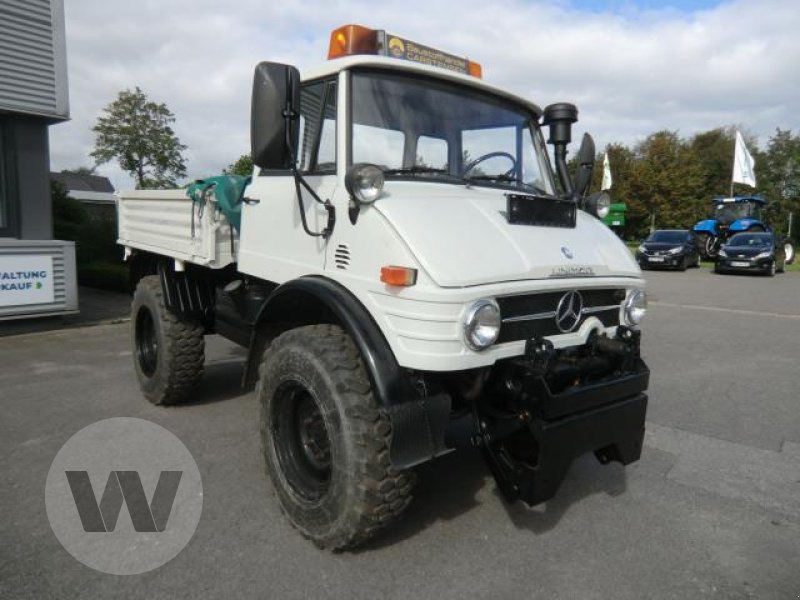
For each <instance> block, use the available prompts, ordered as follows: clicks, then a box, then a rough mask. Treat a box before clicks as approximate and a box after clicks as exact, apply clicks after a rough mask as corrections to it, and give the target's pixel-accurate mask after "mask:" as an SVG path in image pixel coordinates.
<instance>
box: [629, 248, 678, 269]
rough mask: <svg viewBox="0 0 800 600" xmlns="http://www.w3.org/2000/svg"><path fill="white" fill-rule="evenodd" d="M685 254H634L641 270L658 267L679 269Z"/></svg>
mask: <svg viewBox="0 0 800 600" xmlns="http://www.w3.org/2000/svg"><path fill="white" fill-rule="evenodd" d="M686 257H687V254H686V253H684V252H682V253H680V254H659V255H653V254H644V253H642V252H638V253H637V254H636V262H638V263H639V267H641V268H648V269H651V268H658V267H680V266H681V264H682V263H683V261H684V260H686Z"/></svg>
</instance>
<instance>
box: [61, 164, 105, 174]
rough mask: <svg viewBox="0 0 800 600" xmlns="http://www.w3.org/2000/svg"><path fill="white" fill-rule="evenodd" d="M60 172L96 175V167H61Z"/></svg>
mask: <svg viewBox="0 0 800 600" xmlns="http://www.w3.org/2000/svg"><path fill="white" fill-rule="evenodd" d="M61 172H62V173H72V174H74V175H97V167H96V166H94V167H75V168H74V169H61Z"/></svg>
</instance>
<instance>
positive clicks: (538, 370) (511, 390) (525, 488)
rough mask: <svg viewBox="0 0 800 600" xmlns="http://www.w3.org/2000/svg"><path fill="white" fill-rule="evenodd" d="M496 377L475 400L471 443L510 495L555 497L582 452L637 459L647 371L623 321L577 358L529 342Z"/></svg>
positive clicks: (534, 500) (534, 499)
mask: <svg viewBox="0 0 800 600" xmlns="http://www.w3.org/2000/svg"><path fill="white" fill-rule="evenodd" d="M494 379H495V381H494V382H493V385H492V386H490V387H489V390H490V391H489V392H488V393H489V394H491V397H487V398H483V399H482V402H479V403H478V405H477V406H476V433H475V436H474V437H473V443H474V444H475V445H476V446H478V447H479V448H480V450H481V453H482V455H483V457H484V459H485V460H486V463H487V465H488V466H489V469H490V470H491V472H492V474H493V475H494V478H495V480H496V481H497V485H498V487H499V488H500V491H501V492H502V494H503V496H504V497H505V498H506V499H507V500H508V501H514V500H523V501H524V502H526V503H527V504H529V505H531V506H533V505H535V504H539V503H541V502H544V501H546V500H548V499H550V498H552V497H553V495H555V493H556V491H557V490H558V487H559V486H560V484H561V482H562V480H563V479H564V476H565V475H566V472H567V470H568V469H569V466H570V465H571V463H572V461H573V460H574V459H575V458H577V457H578V456H580V455H582V454H585V453H587V452H594V453H595V456H596V457H597V458H598V460H599V461H600V462H601V463H603V464H605V463H608V462H611V461H616V462H620V463H622V464H623V465H627V464H630V463H632V462H634V461H636V460H638V459H639V457H640V455H641V450H642V441H643V437H644V422H645V413H646V410H647V396H646V395H645V394H644V391H645V390H646V389H647V385H648V381H649V370H648V369H647V367H646V365H645V364H644V362H643V361H642V360H641V358H640V357H639V336H638V332H635V331H632V330H630V329H628V328H625V327H620V328H619V329H618V333H617V336H616V337H614V338H608V337H606V336H597V337H596V338H593V339H591V340H590V341H589V343H587V344H586V346H584V347H583V348H582V353H581V354H580V355H575V356H573V355H571V354H569V353H562V354H559V353H558V352H556V351H555V350H554V349H553V347H552V344H550V343H549V342H548V341H546V340H541V339H535V340H531V341H529V343H528V344H527V345H526V353H525V356H524V357H521V358H518V359H511V360H509V361H507V363H506V364H505V365H503V366H502V367H501V373H500V374H499V376H498V377H496V378H494ZM564 381H571V382H572V383H570V384H567V385H565V384H564ZM498 406H502V407H503V409H502V410H500V409H498Z"/></svg>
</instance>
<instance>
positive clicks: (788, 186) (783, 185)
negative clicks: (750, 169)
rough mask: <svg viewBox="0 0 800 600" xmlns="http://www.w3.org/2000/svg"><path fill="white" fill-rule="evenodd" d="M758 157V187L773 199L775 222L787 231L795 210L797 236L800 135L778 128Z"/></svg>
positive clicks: (772, 208) (799, 207)
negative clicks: (764, 150)
mask: <svg viewBox="0 0 800 600" xmlns="http://www.w3.org/2000/svg"><path fill="white" fill-rule="evenodd" d="M755 158H756V179H757V181H758V187H759V190H762V191H763V192H764V195H765V196H766V197H767V200H768V201H769V204H768V207H769V209H770V221H771V222H772V225H773V226H775V227H776V228H777V229H778V230H779V231H784V232H785V231H786V228H787V222H788V218H789V213H790V212H791V213H794V223H795V224H794V225H793V227H792V229H793V231H792V233H793V234H794V235H795V236H797V233H798V230H800V227H798V224H800V135H792V132H791V130H782V129H776V131H775V135H773V136H772V137H771V138H770V140H769V143H768V144H767V150H766V152H759V153H758V154H757V155H756V157H755Z"/></svg>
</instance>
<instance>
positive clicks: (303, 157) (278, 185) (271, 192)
mask: <svg viewBox="0 0 800 600" xmlns="http://www.w3.org/2000/svg"><path fill="white" fill-rule="evenodd" d="M297 167H298V170H299V172H300V173H301V174H302V175H303V177H304V178H305V180H306V182H307V183H308V185H309V186H310V187H311V189H313V190H314V191H315V192H316V194H317V196H319V198H320V199H321V200H323V201H325V200H328V199H331V198H332V197H333V195H334V193H335V191H336V184H337V178H336V80H335V79H333V78H331V79H324V80H316V81H311V82H305V83H303V84H302V86H301V89H300V137H299V144H298V148H297ZM245 196H246V200H245V204H244V206H243V209H242V211H243V212H242V231H241V237H240V250H239V264H238V268H239V271H241V272H243V273H247V274H250V275H254V276H257V277H260V278H262V279H266V280H269V281H275V282H277V283H282V282H284V281H288V280H290V279H294V278H297V277H301V276H303V275H309V274H314V273H320V272H322V270H323V269H324V266H325V251H326V247H327V241H326V240H325V238H323V237H322V236H314V235H311V234H313V233H321V232H322V231H323V230H324V229H325V227H326V226H327V224H328V212H327V211H326V210H325V208H324V207H323V206H322V205H321V204H319V203H318V202H317V201H316V200H315V199H314V197H313V195H312V194H310V193H309V192H308V191H307V190H305V189H304V188H303V187H302V186H301V188H300V199H298V194H297V189H296V186H295V180H294V176H293V175H292V174H291V173H290V172H288V171H265V170H263V169H258V167H256V170H255V173H254V175H253V182H252V183H251V184H250V186H249V187H248V188H247V190H246V193H245ZM301 207H302V208H301ZM301 210H302V211H303V215H304V216H305V221H306V226H307V228H308V230H309V232H311V234H309V233H308V232H307V231H306V228H305V227H304V226H303V219H302V217H301V212H300V211H301Z"/></svg>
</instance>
